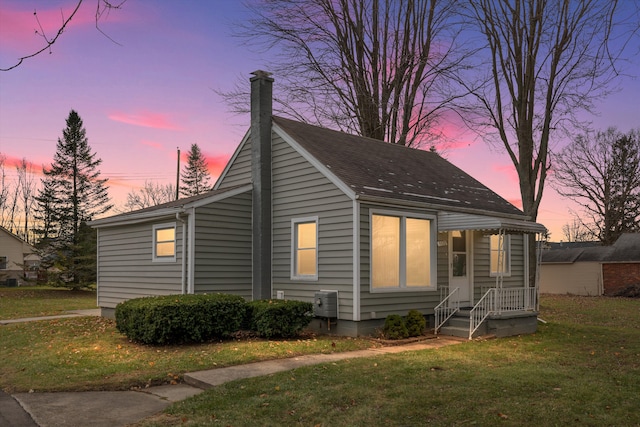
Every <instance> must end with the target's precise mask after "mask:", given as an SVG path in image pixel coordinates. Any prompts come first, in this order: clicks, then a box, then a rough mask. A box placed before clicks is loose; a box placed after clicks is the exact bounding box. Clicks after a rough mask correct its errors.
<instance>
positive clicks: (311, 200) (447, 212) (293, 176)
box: [91, 71, 545, 336]
mask: <svg viewBox="0 0 640 427" xmlns="http://www.w3.org/2000/svg"><path fill="white" fill-rule="evenodd" d="M254 74H255V76H254V77H253V78H252V79H251V128H250V130H249V131H248V132H247V134H246V135H245V137H244V138H243V139H242V141H241V143H240V145H239V146H238V148H237V149H236V151H235V153H234V154H233V156H232V157H231V159H230V161H229V163H228V164H227V166H226V167H225V169H224V170H223V172H222V174H221V176H220V177H219V179H218V181H217V182H216V184H215V186H214V188H213V190H212V191H210V192H209V193H206V194H203V195H199V196H196V197H192V198H188V199H183V200H178V201H175V202H171V203H167V204H163V205H160V206H156V207H153V208H149V209H143V210H140V211H136V212H131V213H126V214H121V215H117V216H113V217H109V218H104V219H99V220H96V221H93V222H92V224H91V225H92V226H93V227H95V228H97V230H98V305H99V306H100V307H101V309H102V312H103V314H104V315H109V316H112V315H113V312H114V308H115V306H116V305H117V304H118V303H119V302H122V301H125V300H127V299H129V298H135V297H141V296H146V295H165V294H174V293H207V292H208V293H211V292H225V293H233V294H238V295H242V296H243V297H245V298H246V299H248V300H251V299H264V298H285V299H295V300H303V301H309V302H314V304H315V305H316V309H317V311H316V312H315V313H316V314H317V315H318V316H319V317H318V319H316V320H314V321H313V322H312V327H313V328H315V329H319V330H327V329H329V328H330V329H331V332H332V333H336V334H341V335H350V336H357V335H366V334H371V333H373V332H375V330H376V328H380V327H381V326H382V325H383V323H384V319H385V317H386V316H387V315H389V314H400V315H405V314H407V312H408V311H409V310H411V309H416V310H419V311H421V312H422V313H423V314H424V315H425V316H427V317H428V319H429V322H430V324H431V325H432V326H433V327H435V328H436V330H440V327H442V326H443V325H444V326H447V325H445V322H447V321H449V322H451V321H452V320H453V319H450V320H447V318H448V317H451V316H456V315H460V314H461V313H463V314H464V318H465V319H466V320H467V322H470V319H471V318H473V319H475V320H474V322H475V323H476V324H477V323H480V324H482V325H483V328H486V327H487V325H488V324H489V323H490V322H493V323H494V324H495V325H498V326H499V327H498V326H496V328H493V329H491V327H490V328H489V329H491V330H492V331H493V330H494V329H495V330H497V329H500V331H499V332H498V334H508V333H511V332H513V333H521V332H531V331H535V328H536V322H537V312H536V308H537V288H536V287H535V286H529V283H528V281H527V280H525V277H528V272H529V263H528V259H529V258H528V253H529V252H528V250H529V249H528V248H529V246H528V241H529V239H534V238H535V234H536V233H541V232H543V231H545V228H544V227H543V226H542V225H540V224H537V223H533V222H530V221H528V218H527V217H525V215H523V213H522V211H520V210H519V209H517V208H516V207H514V206H513V205H511V204H510V203H508V202H507V201H506V200H504V199H503V198H501V197H500V196H498V195H497V194H496V193H494V192H493V191H491V190H490V189H488V188H487V187H485V186H484V185H482V184H481V183H480V182H478V181H477V180H475V179H473V178H472V177H471V176H469V175H468V174H466V173H465V172H463V171H462V170H460V169H459V168H457V167H455V166H454V165H452V164H451V163H449V162H447V161H446V160H444V159H443V158H442V157H440V156H439V155H438V154H436V153H432V152H427V151H422V150H415V149H410V148H406V147H402V146H397V145H394V144H389V143H385V142H381V141H377V140H373V139H369V138H363V137H359V136H354V135H349V134H346V133H342V132H337V131H334V130H329V129H324V128H320V127H316V126H311V125H308V124H304V123H300V122H296V121H293V120H289V119H285V118H282V117H276V116H272V110H271V102H272V101H271V93H272V82H273V80H272V79H271V78H270V77H268V74H267V73H264V72H260V71H258V72H256V73H254ZM325 297H327V299H324V298H325ZM323 301H324V302H326V301H331V302H329V303H328V304H329V305H331V307H327V305H326V304H325V305H324V306H320V303H321V302H323ZM334 301H335V302H334ZM474 306H476V308H475V310H474V311H473V313H469V312H465V311H463V310H462V308H465V307H468V308H472V307H474ZM327 308H328V309H329V310H328V311H326V312H325V311H323V310H324V309H327ZM324 317H326V318H327V319H325V318H324ZM485 319H486V320H487V321H484V320H485ZM476 324H474V325H473V328H475V327H476V326H478V325H476ZM509 325H511V326H509ZM523 325H524V326H523ZM449 327H450V328H451V327H454V328H455V325H451V326H449ZM464 328H465V329H463V331H462V332H463V335H464V336H469V331H470V329H469V328H470V326H469V325H468V323H467V325H465V326H464ZM494 332H495V331H494ZM476 333H478V332H476Z"/></svg>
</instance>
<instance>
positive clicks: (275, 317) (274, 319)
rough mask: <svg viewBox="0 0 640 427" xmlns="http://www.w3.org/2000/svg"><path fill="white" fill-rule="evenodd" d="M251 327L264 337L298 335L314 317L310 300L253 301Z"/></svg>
mask: <svg viewBox="0 0 640 427" xmlns="http://www.w3.org/2000/svg"><path fill="white" fill-rule="evenodd" d="M249 307H250V308H249V310H250V312H251V329H252V330H253V331H254V332H256V333H257V334H258V335H259V336H261V337H264V338H272V337H283V338H289V337H294V336H296V335H298V334H299V333H300V332H302V330H303V329H304V328H305V327H307V326H308V325H309V323H310V322H311V319H312V318H313V313H312V310H313V305H312V304H311V303H310V302H303V301H293V300H275V299H266V300H258V301H251V302H250V303H249Z"/></svg>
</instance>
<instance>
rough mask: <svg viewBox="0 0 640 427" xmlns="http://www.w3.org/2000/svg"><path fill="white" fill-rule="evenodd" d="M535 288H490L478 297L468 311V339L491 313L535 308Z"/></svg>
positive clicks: (536, 294)
mask: <svg viewBox="0 0 640 427" xmlns="http://www.w3.org/2000/svg"><path fill="white" fill-rule="evenodd" d="M537 296H538V293H537V289H536V288H529V287H527V288H491V289H488V290H487V292H486V293H485V294H484V295H483V296H482V298H480V300H479V301H478V302H477V303H476V305H475V306H474V307H473V308H472V309H471V312H470V313H469V339H471V338H472V337H473V333H474V332H475V331H476V330H477V329H478V328H479V327H480V325H481V324H482V322H484V321H485V319H486V318H487V317H489V315H490V314H492V313H498V314H500V313H504V312H510V311H528V310H535V308H536V307H537V299H538V298H537Z"/></svg>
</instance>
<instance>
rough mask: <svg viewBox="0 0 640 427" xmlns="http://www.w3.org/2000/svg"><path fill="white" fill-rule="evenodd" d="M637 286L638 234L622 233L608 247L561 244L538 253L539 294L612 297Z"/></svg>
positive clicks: (639, 281) (639, 266) (639, 280)
mask: <svg viewBox="0 0 640 427" xmlns="http://www.w3.org/2000/svg"><path fill="white" fill-rule="evenodd" d="M630 285H640V233H624V234H622V235H621V236H620V237H619V238H618V240H616V242H615V243H614V244H613V245H611V246H600V245H599V243H593V242H592V243H590V244H588V243H583V242H580V243H579V244H577V245H573V244H566V243H565V244H563V245H562V246H553V247H552V248H551V249H549V250H544V251H542V264H541V268H540V291H541V292H543V293H550V294H573V295H615V294H616V293H618V292H619V291H621V290H623V289H625V288H626V287H627V286H630Z"/></svg>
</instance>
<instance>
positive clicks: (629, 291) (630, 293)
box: [613, 283, 640, 298]
mask: <svg viewBox="0 0 640 427" xmlns="http://www.w3.org/2000/svg"><path fill="white" fill-rule="evenodd" d="M613 296H614V297H625V298H640V283H637V284H633V285H628V286H625V287H624V288H622V289H618V290H617V291H616V292H615V293H614V294H613Z"/></svg>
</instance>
